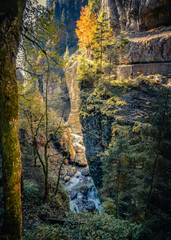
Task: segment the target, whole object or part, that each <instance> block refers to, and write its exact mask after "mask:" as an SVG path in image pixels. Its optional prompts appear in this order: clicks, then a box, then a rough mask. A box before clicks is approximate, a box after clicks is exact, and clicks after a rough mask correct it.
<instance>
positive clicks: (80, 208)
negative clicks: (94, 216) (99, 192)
mask: <svg viewBox="0 0 171 240" xmlns="http://www.w3.org/2000/svg"><path fill="white" fill-rule="evenodd" d="M76 205H77V207H78V210H79V211H84V210H85V204H84V203H83V202H82V201H77V203H76Z"/></svg>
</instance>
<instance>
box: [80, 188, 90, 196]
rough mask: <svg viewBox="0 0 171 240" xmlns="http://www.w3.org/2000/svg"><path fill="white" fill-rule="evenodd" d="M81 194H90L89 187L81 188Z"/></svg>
mask: <svg viewBox="0 0 171 240" xmlns="http://www.w3.org/2000/svg"><path fill="white" fill-rule="evenodd" d="M79 192H80V193H82V194H83V195H87V193H88V187H87V186H82V187H80V188H79Z"/></svg>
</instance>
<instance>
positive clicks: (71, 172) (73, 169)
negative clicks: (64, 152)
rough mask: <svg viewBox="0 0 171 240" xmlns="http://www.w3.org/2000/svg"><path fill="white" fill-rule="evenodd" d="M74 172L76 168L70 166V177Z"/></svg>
mask: <svg viewBox="0 0 171 240" xmlns="http://www.w3.org/2000/svg"><path fill="white" fill-rule="evenodd" d="M76 172H77V168H76V167H72V168H71V169H70V174H69V175H70V177H73V176H74V175H75V174H76Z"/></svg>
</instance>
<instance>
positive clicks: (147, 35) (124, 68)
mask: <svg viewBox="0 0 171 240" xmlns="http://www.w3.org/2000/svg"><path fill="white" fill-rule="evenodd" d="M101 8H102V9H104V11H105V12H107V15H108V17H110V19H111V25H112V27H113V29H114V32H115V33H116V35H118V34H119V32H120V31H121V30H124V31H126V32H127V33H128V35H129V40H130V42H129V44H128V46H127V47H128V48H127V49H128V50H127V52H126V53H125V54H124V55H123V56H122V58H121V59H120V66H119V68H118V76H123V77H129V76H131V77H135V76H137V75H140V74H144V75H148V74H164V75H165V74H169V73H170V69H171V53H170V45H171V27H170V26H169V25H171V9H170V7H169V0H149V1H145V0H141V1H139V0H102V5H101ZM159 63H160V67H159Z"/></svg>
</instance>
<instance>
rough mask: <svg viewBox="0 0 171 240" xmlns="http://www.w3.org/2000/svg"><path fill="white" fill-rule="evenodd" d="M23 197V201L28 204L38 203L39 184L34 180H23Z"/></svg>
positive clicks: (39, 200) (39, 198) (39, 201)
mask: <svg viewBox="0 0 171 240" xmlns="http://www.w3.org/2000/svg"><path fill="white" fill-rule="evenodd" d="M23 194H24V198H23V201H24V202H26V203H29V204H40V203H41V201H42V199H41V194H40V189H39V185H38V184H37V183H35V182H34V181H30V180H24V193H23Z"/></svg>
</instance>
